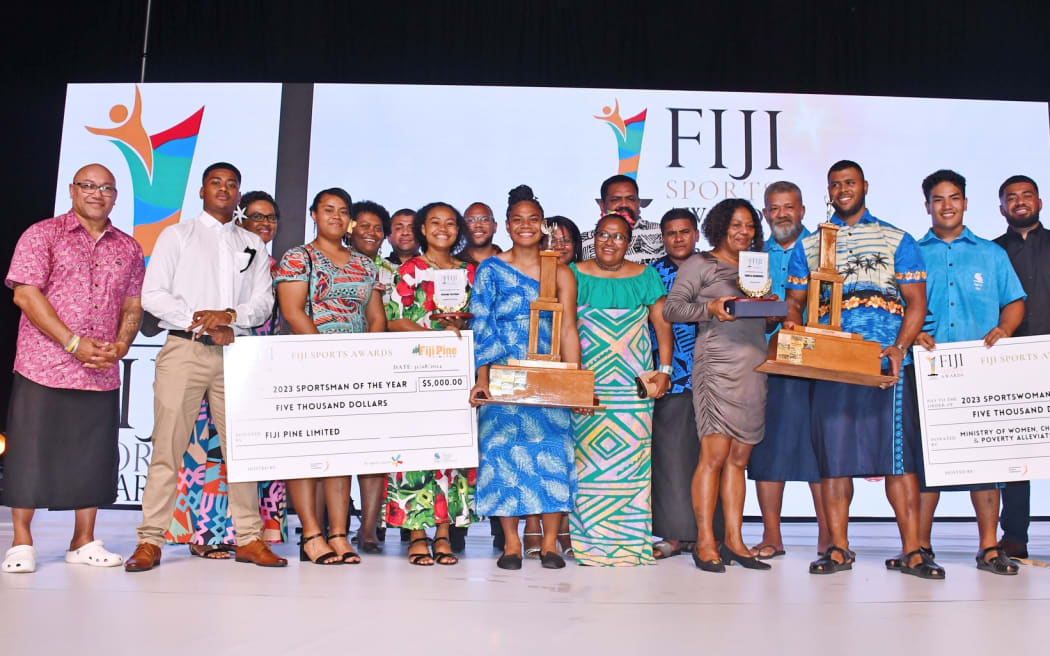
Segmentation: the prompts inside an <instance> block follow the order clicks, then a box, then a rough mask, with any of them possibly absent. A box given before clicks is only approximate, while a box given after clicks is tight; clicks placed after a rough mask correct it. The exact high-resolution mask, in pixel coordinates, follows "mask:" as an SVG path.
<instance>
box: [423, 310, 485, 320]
mask: <svg viewBox="0 0 1050 656" xmlns="http://www.w3.org/2000/svg"><path fill="white" fill-rule="evenodd" d="M430 318H431V319H432V320H434V321H450V320H451V321H454V320H457V319H466V320H468V321H469V320H470V319H473V318H474V315H473V314H471V313H470V312H435V313H434V314H432V315H430Z"/></svg>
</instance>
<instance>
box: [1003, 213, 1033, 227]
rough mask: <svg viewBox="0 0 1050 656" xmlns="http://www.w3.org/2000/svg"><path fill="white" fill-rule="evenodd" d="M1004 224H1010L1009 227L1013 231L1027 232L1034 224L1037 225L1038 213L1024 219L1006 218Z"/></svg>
mask: <svg viewBox="0 0 1050 656" xmlns="http://www.w3.org/2000/svg"><path fill="white" fill-rule="evenodd" d="M1006 222H1007V223H1008V224H1010V227H1011V228H1013V229H1014V230H1027V229H1028V228H1031V227H1032V226H1034V225H1035V224H1037V223H1039V212H1036V213H1035V214H1032V215H1031V216H1029V217H1027V218H1024V219H1015V218H1014V217H1012V216H1007V217H1006Z"/></svg>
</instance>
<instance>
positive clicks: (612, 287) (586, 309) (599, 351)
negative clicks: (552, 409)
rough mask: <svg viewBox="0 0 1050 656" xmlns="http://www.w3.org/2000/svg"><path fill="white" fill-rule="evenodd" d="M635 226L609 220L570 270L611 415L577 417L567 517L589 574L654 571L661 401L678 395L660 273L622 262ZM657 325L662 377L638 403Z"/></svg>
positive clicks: (584, 339) (588, 356) (614, 217)
mask: <svg viewBox="0 0 1050 656" xmlns="http://www.w3.org/2000/svg"><path fill="white" fill-rule="evenodd" d="M631 237H632V231H631V226H630V224H629V223H628V222H627V221H626V220H625V219H624V218H623V217H622V216H620V215H618V214H608V215H606V216H604V217H602V219H601V220H600V221H599V222H598V226H597V227H596V228H595V237H594V246H595V249H594V250H595V257H594V259H593V260H587V261H585V262H581V263H580V264H570V265H569V266H570V268H572V270H573V273H574V274H575V275H576V282H577V307H578V310H577V326H578V327H579V333H580V349H581V355H582V360H583V366H584V368H586V369H590V370H592V371H594V377H595V380H594V389H595V394H596V395H597V396H598V399H599V400H600V401H601V404H602V405H603V406H605V408H606V409H605V410H604V411H603V410H599V411H597V412H595V413H594V414H593V415H591V416H586V415H574V416H573V433H574V437H575V442H576V472H577V475H578V477H579V487H578V491H577V494H576V510H575V511H574V512H573V513H572V515H570V517H569V526H570V530H571V532H572V549H573V552H574V553H575V556H576V562H578V563H580V564H581V565H606V566H631V565H644V564H648V563H652V562H655V561H654V559H653V548H652V511H651V507H650V501H649V499H650V487H651V477H650V473H651V469H650V453H651V445H652V421H653V399H654V398H659V397H661V396H663V395H664V394H665V393H666V392H667V390H668V388H669V387H670V385H671V378H670V369H671V344H672V341H671V325H670V324H669V323H667V322H666V321H665V320H664V318H663V308H664V298H665V296H666V294H667V291H666V289H665V288H664V285H663V282H662V281H661V279H660V274H659V273H657V272H656V269H654V268H652V267H647V266H645V265H642V264H638V263H637V262H629V261H627V260H625V259H624V257H625V256H626V254H627V247H628V245H629V244H630V243H631ZM649 322H652V325H653V327H654V328H655V330H656V335H657V341H658V344H659V354H660V365H661V366H660V371H659V373H657V374H656V375H655V376H654V378H653V381H652V382H653V383H654V384H655V392H654V393H652V394H649V395H648V398H640V397H639V395H638V391H637V386H636V384H635V377H637V376H641V375H642V374H644V373H646V372H647V371H648V370H649V368H650V367H651V366H652V352H653V349H652V342H651V340H650V337H649Z"/></svg>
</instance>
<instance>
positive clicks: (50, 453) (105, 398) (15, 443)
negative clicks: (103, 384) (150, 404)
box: [3, 373, 120, 510]
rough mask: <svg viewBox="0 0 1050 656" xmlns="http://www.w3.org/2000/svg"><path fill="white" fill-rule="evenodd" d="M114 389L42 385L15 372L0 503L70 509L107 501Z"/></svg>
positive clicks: (115, 462) (114, 461)
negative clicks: (98, 389) (90, 389)
mask: <svg viewBox="0 0 1050 656" xmlns="http://www.w3.org/2000/svg"><path fill="white" fill-rule="evenodd" d="M119 394H120V391H119V390H111V391H107V392H95V391H85V390H72V389H59V388H54V387H47V386H45V385H40V384H38V383H34V382H33V381H31V380H29V379H28V378H26V377H24V376H22V375H20V374H18V373H16V374H15V375H14V381H13V382H12V384H11V404H10V407H9V408H8V415H7V453H6V454H5V455H4V480H3V488H4V490H3V503H4V505H6V506H10V507H12V508H51V509H53V510H75V509H79V508H92V507H95V506H104V505H107V504H111V503H113V502H114V501H115V500H116V498H117V475H118V468H119V463H120V456H119V451H118V446H117V435H118V432H119V422H120V407H119V400H120V397H119Z"/></svg>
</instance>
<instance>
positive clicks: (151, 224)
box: [84, 86, 204, 262]
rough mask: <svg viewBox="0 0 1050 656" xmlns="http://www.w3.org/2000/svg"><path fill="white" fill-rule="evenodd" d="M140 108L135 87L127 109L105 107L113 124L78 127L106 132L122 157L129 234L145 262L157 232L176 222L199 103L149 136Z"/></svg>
mask: <svg viewBox="0 0 1050 656" xmlns="http://www.w3.org/2000/svg"><path fill="white" fill-rule="evenodd" d="M142 112H143V107H142V94H141V93H140V92H139V88H138V86H136V87H135V105H134V107H133V108H132V109H131V112H130V113H129V112H128V108H127V107H126V106H125V105H120V104H117V105H114V106H113V107H112V108H110V110H109V120H110V121H112V122H113V123H116V124H118V125H116V126H115V127H108V128H107V127H91V126H89V125H85V126H84V127H85V128H86V129H87V131H88V132H90V133H92V134H97V135H99V136H102V137H108V138H109V142H110V143H112V144H113V145H114V146H116V147H117V149H118V150H120V153H121V154H122V155H123V156H124V161H125V162H126V163H127V165H128V170H129V172H130V173H131V186H132V193H133V195H134V197H135V209H134V215H133V216H134V218H133V226H134V230H133V233H132V234H133V235H134V237H135V240H136V241H138V242H139V245H141V246H142V252H143V254H144V255H145V256H146V261H147V262H148V261H149V256H150V255H151V254H152V253H153V245H154V244H156V243H157V237H158V236H159V235H160V233H161V231H162V230H164V228H167V227H168V226H170V225H174V224H176V223H178V222H179V215H180V214H181V212H182V199H183V197H184V196H185V195H186V182H187V180H188V179H189V175H190V165H191V164H192V163H193V153H194V151H195V150H196V149H197V135H198V134H199V133H200V129H201V119H202V118H203V117H204V107H201V108H200V109H198V110H197V111H196V112H194V113H193V114H191V115H190V116H188V117H186V118H185V119H183V120H182V121H179V122H178V123H176V124H175V125H173V126H171V127H170V128H168V129H167V130H162V131H160V132H158V133H156V134H152V135H150V134H147V133H146V128H145V127H143V124H142Z"/></svg>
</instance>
